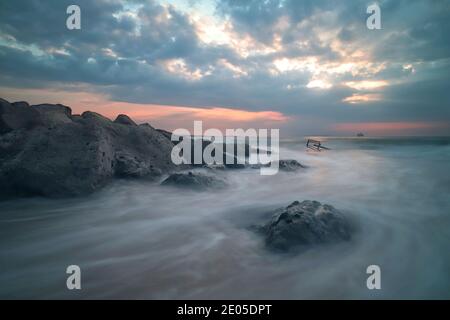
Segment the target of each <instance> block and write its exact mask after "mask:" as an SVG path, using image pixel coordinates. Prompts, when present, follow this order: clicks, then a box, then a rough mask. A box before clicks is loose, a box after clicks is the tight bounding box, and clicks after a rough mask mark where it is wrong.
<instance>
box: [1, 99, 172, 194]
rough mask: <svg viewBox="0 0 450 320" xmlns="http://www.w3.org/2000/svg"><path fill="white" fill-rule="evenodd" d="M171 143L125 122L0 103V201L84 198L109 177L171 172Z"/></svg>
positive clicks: (66, 109) (58, 108) (65, 109)
mask: <svg viewBox="0 0 450 320" xmlns="http://www.w3.org/2000/svg"><path fill="white" fill-rule="evenodd" d="M172 147H173V145H172V143H171V142H170V141H169V140H168V139H167V138H166V137H165V136H164V135H162V134H161V133H160V132H158V131H157V130H155V129H154V128H152V127H151V126H137V125H135V124H134V122H133V121H132V120H131V119H129V118H128V117H126V116H119V117H118V118H117V119H116V121H115V122H113V121H111V120H110V119H108V118H105V117H103V116H102V115H100V114H97V113H95V112H84V113H83V114H82V115H81V116H80V115H72V111H71V109H70V108H69V107H66V106H63V105H50V104H45V105H38V106H29V105H28V104H26V103H14V104H10V103H9V102H7V101H5V100H0V195H1V196H3V197H5V196H6V197H10V196H33V195H40V196H47V197H61V196H73V195H81V194H87V193H90V192H92V191H95V190H96V189H98V188H99V187H101V186H103V185H105V184H106V183H107V182H108V181H110V180H111V179H113V178H114V177H120V178H124V177H125V178H126V177H132V178H137V177H138V178H140V177H149V178H152V177H156V176H160V175H161V174H163V173H169V172H170V171H172V170H174V169H175V165H174V164H173V163H172V161H171V158H170V153H171V150H172Z"/></svg>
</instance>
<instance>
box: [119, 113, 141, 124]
mask: <svg viewBox="0 0 450 320" xmlns="http://www.w3.org/2000/svg"><path fill="white" fill-rule="evenodd" d="M114 123H119V124H124V125H126V126H137V124H136V122H134V121H133V120H131V119H130V117H129V116H127V115H124V114H119V115H118V116H117V118H116V120H114Z"/></svg>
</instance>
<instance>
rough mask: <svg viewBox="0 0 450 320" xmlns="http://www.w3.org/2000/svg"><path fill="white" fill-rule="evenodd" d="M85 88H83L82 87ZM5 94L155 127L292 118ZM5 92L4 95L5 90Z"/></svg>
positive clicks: (78, 94) (92, 97)
mask: <svg viewBox="0 0 450 320" xmlns="http://www.w3.org/2000/svg"><path fill="white" fill-rule="evenodd" d="M80 89H81V88H80ZM0 92H1V93H2V94H1V96H2V97H3V98H5V99H7V100H10V101H18V100H26V101H28V102H29V103H32V104H39V103H61V104H64V105H67V106H70V107H71V108H72V111H73V113H74V114H81V113H83V112H84V111H88V110H89V111H94V112H98V113H101V114H102V115H104V116H106V117H108V118H110V119H114V118H115V117H117V115H119V114H121V113H124V114H127V115H129V116H130V117H131V118H132V119H134V120H135V121H136V122H138V123H143V122H149V123H150V124H152V125H153V126H155V127H158V128H165V129H170V130H172V129H176V128H183V127H187V128H189V127H191V126H192V123H193V121H194V120H202V121H204V127H205V128H208V127H209V128H218V129H226V128H241V127H242V128H246V127H255V128H258V127H261V128H272V127H278V126H279V125H280V123H283V122H287V121H289V120H290V118H289V117H288V116H285V115H284V114H282V113H281V112H277V111H248V110H243V109H236V108H224V107H205V108H199V107H184V106H170V105H158V104H137V103H128V102H118V101H110V100H109V99H108V98H107V97H105V96H102V95H100V94H93V93H89V92H85V91H60V90H38V89H8V90H6V89H5V90H3V88H0ZM3 92H4V93H5V94H4V93H3Z"/></svg>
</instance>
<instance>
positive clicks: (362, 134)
mask: <svg viewBox="0 0 450 320" xmlns="http://www.w3.org/2000/svg"><path fill="white" fill-rule="evenodd" d="M356 136H357V137H364V133H362V132H359V133H358V134H357V135H356Z"/></svg>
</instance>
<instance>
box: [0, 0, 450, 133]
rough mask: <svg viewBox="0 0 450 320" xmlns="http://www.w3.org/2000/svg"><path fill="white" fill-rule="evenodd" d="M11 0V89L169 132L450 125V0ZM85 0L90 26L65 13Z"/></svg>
mask: <svg viewBox="0 0 450 320" xmlns="http://www.w3.org/2000/svg"><path fill="white" fill-rule="evenodd" d="M372 3H373V2H372V1H364V0H363V1H360V0H354V1H345V0H342V1H337V0H334V1H330V0H248V1H245V0H221V1H214V0H191V1H189V0H185V1H182V0H161V1H156V0H128V1H125V0H96V1H91V0H70V1H67V0H58V1H53V0H47V1H43V0H26V1H22V0H2V1H1V2H0V97H2V98H5V99H7V100H10V101H17V100H27V101H29V102H31V103H43V102H50V103H63V104H66V105H69V106H71V107H72V109H73V110H74V112H75V113H79V112H82V111H84V110H88V109H89V110H93V111H97V112H100V113H102V114H105V115H108V116H110V117H113V116H115V115H116V114H118V113H127V114H129V115H131V116H132V117H134V118H135V119H137V120H138V121H140V122H144V121H148V122H150V123H151V124H152V125H154V126H157V127H163V128H167V129H175V128H178V127H184V128H188V129H189V128H192V121H193V120H204V121H205V124H206V126H207V127H217V128H221V129H223V128H248V127H256V128H280V129H281V134H282V135H283V136H295V135H302V134H313V135H316V134H317V135H318V134H334V135H348V134H350V135H354V134H355V133H356V132H358V131H364V132H366V133H368V134H371V135H444V134H445V135H448V134H450V40H449V35H450V1H448V0H380V1H378V4H379V6H380V7H381V21H382V29H381V30H368V29H367V27H366V19H367V17H368V16H369V15H368V14H367V13H366V9H367V7H368V5H370V4H372ZM71 4H77V5H79V6H80V8H81V30H68V29H67V28H66V19H67V17H68V15H67V14H66V8H67V7H68V6H69V5H71Z"/></svg>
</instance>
